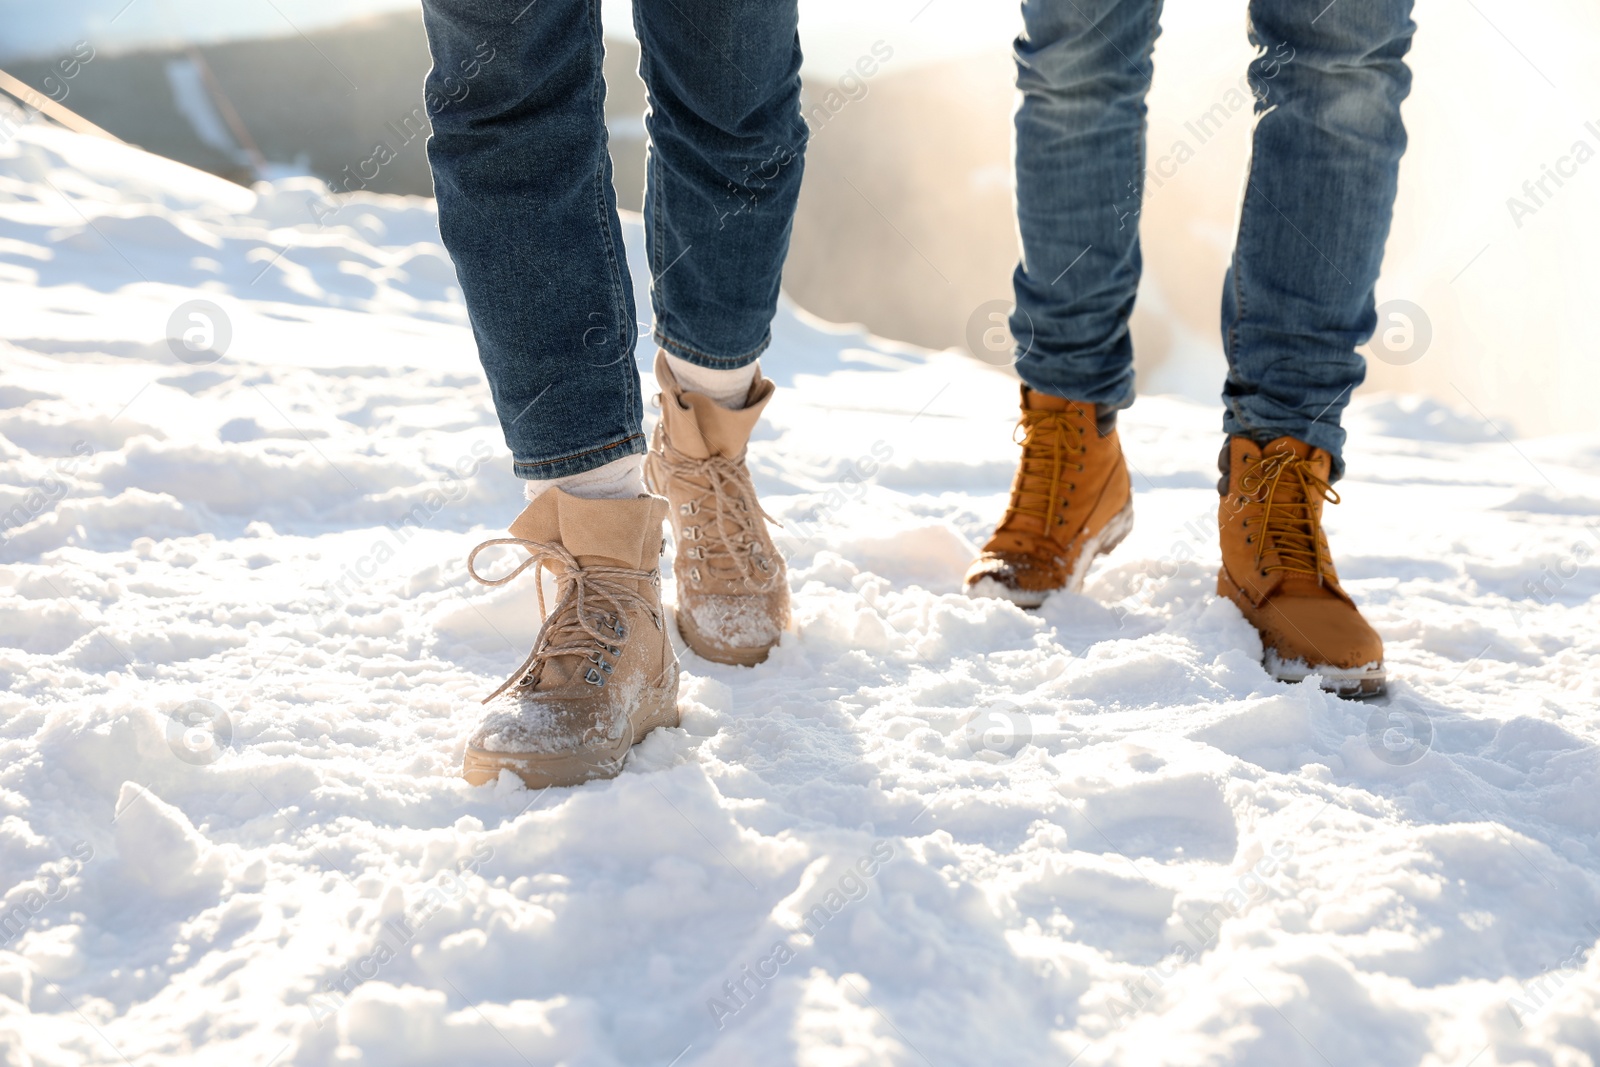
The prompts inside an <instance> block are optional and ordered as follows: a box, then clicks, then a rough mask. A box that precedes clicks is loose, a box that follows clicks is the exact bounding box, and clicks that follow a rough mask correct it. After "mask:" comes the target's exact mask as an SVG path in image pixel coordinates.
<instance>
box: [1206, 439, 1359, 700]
mask: <svg viewBox="0 0 1600 1067" xmlns="http://www.w3.org/2000/svg"><path fill="white" fill-rule="evenodd" d="M1227 467H1228V469H1227V478H1228V483H1227V490H1228V491H1227V495H1226V496H1224V497H1223V498H1222V504H1221V506H1220V507H1219V509H1218V511H1217V523H1218V526H1219V527H1220V528H1221V534H1222V570H1221V571H1219V572H1218V574H1217V593H1218V594H1219V595H1221V596H1225V597H1227V598H1228V599H1230V600H1232V601H1233V602H1234V603H1235V604H1237V605H1239V610H1240V611H1242V612H1244V617H1245V618H1246V619H1249V620H1250V624H1251V625H1252V626H1254V627H1255V628H1256V629H1257V630H1259V631H1261V643H1262V645H1264V646H1265V648H1266V657H1265V660H1264V665H1265V666H1266V668H1267V673H1269V674H1271V675H1272V676H1273V677H1274V678H1276V679H1277V680H1279V681H1280V682H1298V681H1300V680H1301V679H1303V678H1305V677H1306V676H1307V675H1309V674H1312V673H1315V674H1317V675H1318V676H1320V677H1321V679H1322V688H1324V689H1326V690H1328V691H1329V692H1333V693H1337V694H1339V695H1340V696H1342V697H1368V696H1377V695H1378V694H1380V693H1382V692H1383V689H1384V670H1383V639H1382V638H1381V637H1379V636H1378V634H1377V631H1375V630H1373V628H1372V627H1371V626H1369V625H1368V624H1367V620H1366V619H1363V618H1362V617H1361V612H1360V611H1359V610H1357V609H1356V605H1355V602H1354V601H1353V600H1351V599H1350V595H1349V594H1348V593H1346V592H1345V591H1344V589H1343V588H1341V587H1340V585H1339V575H1338V574H1337V573H1336V572H1335V571H1334V568H1333V555H1332V553H1331V552H1330V551H1329V550H1328V538H1327V536H1326V535H1325V534H1324V533H1323V530H1322V505H1323V503H1324V502H1325V501H1326V502H1328V503H1333V504H1337V503H1338V502H1339V494H1338V493H1336V492H1334V491H1333V487H1332V486H1331V485H1329V484H1328V476H1329V472H1330V471H1331V470H1332V467H1333V459H1332V457H1331V456H1329V455H1328V453H1326V452H1324V451H1323V450H1322V449H1320V448H1313V447H1312V446H1311V445H1308V444H1306V443H1305V442H1304V441H1297V440H1295V439H1294V438H1292V437H1280V438H1278V439H1277V440H1275V441H1272V442H1270V443H1268V444H1266V445H1259V444H1256V443H1255V442H1254V441H1251V440H1250V439H1248V438H1245V437H1233V438H1229V440H1228V448H1227Z"/></svg>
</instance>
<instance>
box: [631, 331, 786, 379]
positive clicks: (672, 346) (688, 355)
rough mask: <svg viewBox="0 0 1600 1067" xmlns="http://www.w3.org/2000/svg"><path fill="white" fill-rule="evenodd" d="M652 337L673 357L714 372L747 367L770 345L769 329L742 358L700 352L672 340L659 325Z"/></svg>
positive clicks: (770, 332)
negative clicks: (678, 357)
mask: <svg viewBox="0 0 1600 1067" xmlns="http://www.w3.org/2000/svg"><path fill="white" fill-rule="evenodd" d="M652 336H653V337H654V338H655V342H656V344H658V345H660V346H661V347H662V348H665V349H666V350H667V351H669V352H671V353H672V354H673V355H675V356H680V357H682V358H683V359H686V360H688V361H689V362H690V363H696V364H699V365H700V366H703V367H709V368H712V369H715V370H736V369H737V368H739V367H748V366H749V365H750V364H751V363H754V362H755V361H756V360H757V359H758V358H760V356H761V353H763V352H765V351H766V350H767V348H768V346H769V345H771V344H772V331H771V330H770V329H769V330H768V331H767V332H766V333H765V334H764V335H763V336H762V338H761V340H760V341H758V342H757V343H756V346H755V347H754V348H752V349H751V350H750V351H748V352H746V353H745V354H744V355H742V356H713V355H712V354H711V353H709V352H702V351H700V350H699V349H698V348H695V347H694V346H693V345H686V344H684V343H683V342H682V341H675V340H673V339H672V338H670V337H668V336H667V335H666V334H665V333H663V332H662V331H661V327H660V325H659V324H658V325H657V326H656V327H655V329H654V331H653V332H652Z"/></svg>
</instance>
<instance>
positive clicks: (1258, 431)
mask: <svg viewBox="0 0 1600 1067" xmlns="http://www.w3.org/2000/svg"><path fill="white" fill-rule="evenodd" d="M1251 414H1252V413H1251V412H1248V411H1247V412H1246V417H1249V416H1250V415H1251ZM1251 421H1252V425H1250V426H1246V425H1245V424H1244V423H1243V422H1242V421H1241V420H1240V419H1239V417H1238V415H1237V413H1235V411H1234V410H1233V407H1232V405H1230V406H1228V407H1226V408H1224V409H1223V415H1222V430H1223V432H1224V433H1226V434H1227V435H1228V436H1229V437H1248V438H1249V439H1250V440H1252V441H1254V442H1256V443H1257V444H1262V445H1264V444H1266V443H1267V442H1269V441H1276V440H1277V439H1278V438H1280V437H1293V438H1294V439H1295V440H1296V441H1304V442H1305V443H1306V444H1308V445H1311V446H1312V447H1314V448H1320V449H1322V450H1323V451H1324V452H1326V453H1327V454H1328V455H1329V456H1330V457H1332V459H1333V470H1332V472H1331V474H1330V476H1329V478H1328V481H1329V482H1330V483H1331V482H1337V481H1338V480H1339V479H1340V478H1343V477H1344V442H1345V436H1346V435H1345V431H1344V429H1343V428H1342V427H1340V426H1339V424H1338V423H1336V422H1330V421H1326V420H1311V421H1305V420H1299V419H1284V418H1262V419H1252V420H1251Z"/></svg>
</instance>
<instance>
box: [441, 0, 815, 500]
mask: <svg viewBox="0 0 1600 1067" xmlns="http://www.w3.org/2000/svg"><path fill="white" fill-rule="evenodd" d="M423 18H424V22H425V25H426V27H427V32H428V46H429V49H430V51H431V52H432V53H433V69H432V70H431V71H430V72H429V74H428V80H427V85H426V90H427V99H428V101H429V111H430V117H431V119H432V122H433V136H432V138H431V139H430V140H429V142H428V162H429V163H430V165H431V166H432V168H433V180H434V187H435V193H436V195H437V197H438V201H439V229H440V233H441V235H442V236H443V238H444V243H445V247H446V248H447V249H449V252H450V256H451V258H452V259H453V260H454V261H455V265H456V273H457V275H458V276H459V277H460V280H461V287H462V291H463V294H464V295H465V297H466V302H467V311H468V314H469V316H470V318H471V320H472V329H473V333H474V335H475V337H476V339H477V343H478V354H479V357H480V358H481V360H482V362H483V368H484V372H485V373H486V374H487V376H488V379H489V389H490V392H491V393H492V395H493V397H494V405H495V410H496V412H497V413H498V414H499V417H500V424H501V427H502V428H503V429H504V431H505V437H506V444H507V445H508V446H510V448H511V454H512V458H513V460H514V462H515V471H516V473H517V474H518V475H519V476H521V477H523V478H556V477H561V476H563V475H568V474H578V473H581V472H583V471H586V470H591V469H593V468H595V467H598V466H600V465H602V464H604V463H608V462H610V461H611V460H614V459H619V458H621V457H623V456H627V455H632V454H637V453H642V452H644V451H645V439H644V433H643V429H642V416H643V406H642V404H641V402H640V390H639V373H638V369H637V367H636V365H635V363H634V359H633V349H634V342H635V340H636V339H637V336H638V327H637V322H636V316H635V309H634V306H633V289H632V286H631V283H630V281H629V278H628V265H627V260H626V257H625V255H624V253H623V244H622V229H621V226H620V224H619V223H618V220H617V208H616V196H615V194H614V192H613V189H612V185H611V160H610V156H609V154H608V153H607V150H606V123H605V106H604V104H605V82H604V79H603V76H602V58H603V53H602V49H603V44H602V39H601V28H600V0H538V2H537V3H530V2H529V0H423ZM634 20H635V27H636V30H637V32H638V36H639V41H640V46H641V49H642V52H643V56H642V59H641V62H640V74H641V76H642V77H643V78H644V82H645V87H646V89H647V90H648V92H649V100H650V113H649V116H648V119H647V130H648V132H649V135H650V148H649V165H648V188H647V191H646V194H645V209H644V214H645V233H646V248H647V251H648V255H649V261H650V271H651V275H652V285H651V299H652V303H653V304H654V312H655V339H656V341H657V343H659V344H660V345H661V346H662V347H664V348H666V349H667V350H668V351H670V352H672V353H673V354H675V355H678V356H681V357H683V358H684V359H687V360H689V361H690V362H693V363H697V364H700V365H702V366H707V367H722V368H732V367H740V366H744V365H746V364H749V363H752V362H754V361H755V359H756V357H757V356H759V355H760V354H761V351H762V349H764V348H765V347H766V345H767V343H768V340H769V338H770V329H771V324H772V317H773V314H774V313H775V311H776V309H777V301H778V281H779V275H780V272H781V269H782V266H783V259H784V256H785V254H786V253H787V251H788V246H789V230H790V222H791V220H792V218H793V215H794V206H795V201H796V199H797V197H798V194H799V189H800V172H801V168H802V157H803V154H804V147H805V141H806V126H805V123H804V121H803V120H802V119H801V116H800V44H799V38H798V35H797V32H796V21H797V11H796V2H795V0H767V2H760V0H722V2H720V3H716V4H699V3H694V4H688V3H684V2H683V0H634ZM436 105H437V106H436Z"/></svg>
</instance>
